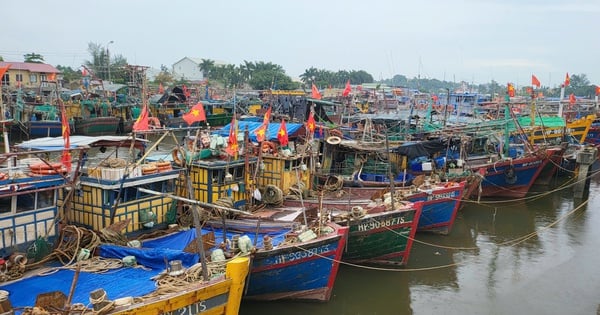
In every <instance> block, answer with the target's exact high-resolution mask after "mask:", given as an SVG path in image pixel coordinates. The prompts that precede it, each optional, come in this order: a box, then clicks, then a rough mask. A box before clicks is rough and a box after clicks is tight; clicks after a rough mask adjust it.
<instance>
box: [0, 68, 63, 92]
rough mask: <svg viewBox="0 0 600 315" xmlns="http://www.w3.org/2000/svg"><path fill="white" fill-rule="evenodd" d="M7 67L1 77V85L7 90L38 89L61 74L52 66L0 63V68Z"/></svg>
mask: <svg viewBox="0 0 600 315" xmlns="http://www.w3.org/2000/svg"><path fill="white" fill-rule="evenodd" d="M6 66H9V68H8V71H6V73H5V74H4V76H3V77H2V85H3V86H8V87H9V88H15V89H16V88H18V87H23V88H38V87H40V86H44V85H45V84H46V82H47V81H56V80H58V79H59V77H58V76H59V74H60V73H61V72H60V71H59V70H58V69H56V68H55V67H54V66H52V65H49V64H46V63H32V62H12V61H9V62H4V61H0V68H3V67H6Z"/></svg>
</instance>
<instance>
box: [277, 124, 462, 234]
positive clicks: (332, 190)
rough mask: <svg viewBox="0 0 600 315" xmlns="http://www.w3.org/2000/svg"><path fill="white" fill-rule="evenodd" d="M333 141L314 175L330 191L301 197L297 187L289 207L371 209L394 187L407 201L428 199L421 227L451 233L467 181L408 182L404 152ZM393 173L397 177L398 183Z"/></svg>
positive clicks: (345, 141)
mask: <svg viewBox="0 0 600 315" xmlns="http://www.w3.org/2000/svg"><path fill="white" fill-rule="evenodd" d="M333 137H336V136H333ZM336 138H338V139H339V137H336ZM328 140H329V141H325V142H324V143H323V146H324V148H323V150H322V152H323V153H322V158H321V161H322V163H321V167H320V168H318V169H316V171H315V173H314V179H315V180H316V182H317V186H320V187H322V189H323V190H324V191H326V194H325V195H324V197H323V198H322V199H321V200H319V198H317V195H316V194H315V193H313V194H312V196H300V194H299V192H301V191H302V190H303V189H295V190H293V191H292V192H293V193H294V194H288V195H287V196H286V199H285V201H284V204H285V205H287V206H293V207H301V206H303V205H310V206H312V207H314V206H316V205H319V204H322V205H323V207H325V208H327V209H339V210H344V211H350V210H351V209H352V208H353V207H354V206H361V207H366V206H367V205H368V204H370V203H371V202H372V201H373V200H376V199H381V198H382V196H383V194H384V193H386V192H388V191H391V190H394V191H395V194H396V195H395V196H399V197H401V198H402V199H403V200H406V201H411V202H417V201H423V207H422V211H421V214H420V219H419V221H418V222H419V225H418V230H419V231H432V232H438V233H442V234H447V233H449V232H450V230H451V227H452V224H453V222H454V219H455V218H456V213H457V211H458V209H459V207H460V201H461V199H462V197H463V192H464V190H465V186H466V184H467V181H466V180H461V181H456V182H452V181H446V182H442V181H440V180H439V178H438V179H435V180H425V179H424V177H421V178H420V179H419V180H418V181H417V182H415V181H414V178H415V177H414V176H412V175H410V180H409V176H407V174H406V173H405V172H402V171H401V170H402V167H405V166H403V165H405V164H406V162H405V159H403V158H402V156H401V154H396V153H392V152H389V151H387V150H386V149H385V148H384V147H382V144H381V143H361V142H358V141H355V140H341V139H340V140H339V141H337V139H335V140H336V141H331V140H332V139H331V137H330V138H328ZM403 161H404V162H403ZM391 174H393V175H391ZM390 177H391V178H394V180H393V182H391V181H390V180H389V179H390ZM471 184H472V183H471ZM317 186H315V187H317Z"/></svg>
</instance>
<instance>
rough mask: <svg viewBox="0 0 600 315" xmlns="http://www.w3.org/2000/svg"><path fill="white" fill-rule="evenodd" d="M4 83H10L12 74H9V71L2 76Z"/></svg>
mask: <svg viewBox="0 0 600 315" xmlns="http://www.w3.org/2000/svg"><path fill="white" fill-rule="evenodd" d="M2 84H3V85H10V76H9V75H8V73H5V74H4V76H2Z"/></svg>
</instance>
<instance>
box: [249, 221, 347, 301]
mask: <svg viewBox="0 0 600 315" xmlns="http://www.w3.org/2000/svg"><path fill="white" fill-rule="evenodd" d="M336 226H337V225H336ZM336 230H337V231H336V232H335V233H332V234H331V235H330V236H327V237H319V238H317V239H315V240H313V241H311V242H308V243H307V244H304V245H302V246H294V244H292V245H291V246H283V247H278V248H275V249H273V250H269V251H258V252H256V253H255V255H254V258H253V259H252V264H251V268H250V276H249V279H248V281H249V282H248V288H247V293H246V295H245V296H244V299H250V300H279V299H300V300H316V301H328V300H329V299H330V297H331V291H332V289H333V285H334V283H335V278H336V276H337V271H338V268H339V262H340V260H341V258H342V252H343V249H344V246H345V243H346V236H347V230H348V228H346V227H341V226H337V228H336Z"/></svg>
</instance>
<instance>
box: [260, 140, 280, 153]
mask: <svg viewBox="0 0 600 315" xmlns="http://www.w3.org/2000/svg"><path fill="white" fill-rule="evenodd" d="M260 148H261V150H262V153H269V154H273V155H277V146H276V145H275V143H273V142H271V141H263V142H262V144H261V145H260Z"/></svg>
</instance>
